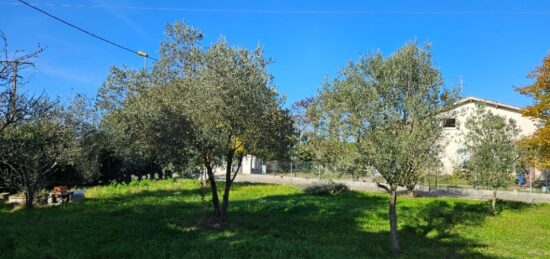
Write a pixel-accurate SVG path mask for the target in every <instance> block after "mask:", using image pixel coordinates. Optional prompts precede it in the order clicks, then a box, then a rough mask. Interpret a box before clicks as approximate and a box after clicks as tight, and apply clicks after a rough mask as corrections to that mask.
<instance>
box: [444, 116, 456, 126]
mask: <svg viewBox="0 0 550 259" xmlns="http://www.w3.org/2000/svg"><path fill="white" fill-rule="evenodd" d="M443 127H444V128H456V119H454V118H449V119H445V121H444V122H443Z"/></svg>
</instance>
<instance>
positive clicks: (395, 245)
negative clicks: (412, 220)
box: [389, 187, 399, 254]
mask: <svg viewBox="0 0 550 259" xmlns="http://www.w3.org/2000/svg"><path fill="white" fill-rule="evenodd" d="M390 194H391V199H390V208H389V215H390V232H391V242H390V247H391V250H392V252H393V253H394V254H396V253H398V252H399V241H398V240H397V211H396V205H397V188H394V187H392V189H391V193H390Z"/></svg>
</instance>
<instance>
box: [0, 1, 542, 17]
mask: <svg viewBox="0 0 550 259" xmlns="http://www.w3.org/2000/svg"><path fill="white" fill-rule="evenodd" d="M18 1H20V0H18ZM0 4H16V2H11V3H10V2H4V3H0ZM35 5H43V6H48V7H62V8H100V9H127V10H138V11H172V12H196V13H237V14H238V13H242V14H304V15H550V11H446V10H434V11H427V10H416V11H415V10H404V11H395V10H371V11H368V10H315V9H303V10H292V9H219V8H179V7H155V6H123V5H119V6H117V5H115V6H113V5H83V4H53V3H46V4H35Z"/></svg>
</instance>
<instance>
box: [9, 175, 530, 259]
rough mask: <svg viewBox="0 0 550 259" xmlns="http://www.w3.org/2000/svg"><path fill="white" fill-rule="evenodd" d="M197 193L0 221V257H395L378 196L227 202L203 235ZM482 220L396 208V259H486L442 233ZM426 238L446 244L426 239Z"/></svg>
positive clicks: (384, 201)
mask: <svg viewBox="0 0 550 259" xmlns="http://www.w3.org/2000/svg"><path fill="white" fill-rule="evenodd" d="M236 186H237V187H236V188H235V190H238V189H239V188H244V187H242V186H239V185H236ZM199 192H200V190H198V189H191V190H181V191H164V190H162V191H150V192H141V193H133V194H127V195H125V196H123V197H111V198H105V199H94V200H90V201H87V202H84V203H81V204H69V205H67V206H60V207H56V208H44V209H36V210H31V211H18V212H14V213H9V214H4V215H2V214H0V224H2V226H6V228H5V231H6V233H5V235H3V237H2V238H1V240H0V244H1V243H4V244H7V245H0V253H2V254H3V255H6V256H7V257H11V256H13V257H44V256H49V257H71V258H83V257H84V258H91V257H111V258H114V257H140V258H144V257H147V258H152V257H162V258H170V257H173V258H181V257H186V258H235V257H238V258H249V257H266V258H280V257H292V258H295V257H301V258H350V257H352V258H357V257H392V256H393V255H392V254H391V253H390V252H389V238H390V236H389V232H388V229H389V227H388V222H387V206H388V197H386V196H385V195H371V194H364V193H357V192H350V193H342V194H339V195H336V196H313V195H306V194H302V193H296V194H288V195H271V196H266V197H261V198H257V199H247V200H235V201H232V202H231V204H230V209H229V222H230V223H229V224H228V226H227V227H226V228H225V229H223V230H211V229H205V228H201V227H200V226H198V225H197V217H200V216H203V215H211V213H212V209H211V207H210V203H209V199H208V197H209V193H207V199H208V200H207V201H206V202H204V201H201V200H198V199H196V198H195V197H196V196H197V195H199V194H200V193H199ZM510 207H511V208H512V209H522V208H524V207H523V206H520V205H513V206H512V205H510ZM486 212H487V211H486V204H479V203H467V202H461V201H457V202H448V201H440V200H437V199H431V200H428V201H426V200H424V203H423V204H421V205H417V206H409V207H407V206H401V207H399V210H398V213H399V220H400V223H401V224H400V226H401V228H400V231H399V234H400V241H401V245H402V252H401V254H400V257H403V258H411V257H412V258H425V257H476V258H488V256H485V255H482V254H479V253H477V252H476V251H475V249H476V248H481V247H483V246H484V245H483V244H478V243H476V242H475V241H474V240H469V239H466V238H463V237H460V236H458V235H453V234H452V233H451V232H450V231H449V229H451V228H452V226H454V225H457V224H466V225H467V224H474V225H475V224H482V223H483V220H484V218H485V217H487V216H488V214H487V213H486ZM37 218H39V219H38V220H37ZM434 230H436V231H438V232H446V235H436V236H430V235H429V234H430V233H431V232H433V231H434ZM52 236H54V237H55V238H52Z"/></svg>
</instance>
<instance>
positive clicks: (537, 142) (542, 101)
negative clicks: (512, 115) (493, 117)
mask: <svg viewBox="0 0 550 259" xmlns="http://www.w3.org/2000/svg"><path fill="white" fill-rule="evenodd" d="M528 78H533V79H535V82H534V83H533V84H531V85H526V86H523V87H520V88H518V89H517V91H518V92H519V93H521V94H523V95H526V96H529V97H531V98H533V99H534V104H532V105H529V106H527V107H525V108H524V109H523V110H522V113H523V115H525V116H530V117H535V118H539V119H540V120H541V122H542V127H540V128H538V129H537V131H535V133H534V134H533V135H531V136H529V137H527V138H525V139H524V140H523V146H524V147H526V151H527V152H526V153H527V154H526V162H527V163H529V164H530V165H531V166H535V167H537V168H550V53H549V54H548V56H546V57H545V58H544V60H543V62H542V66H539V67H537V68H535V69H534V70H533V71H532V72H531V73H529V75H528Z"/></svg>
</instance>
